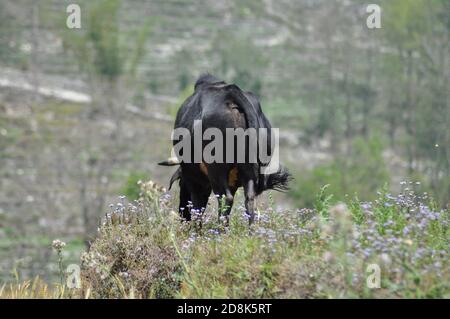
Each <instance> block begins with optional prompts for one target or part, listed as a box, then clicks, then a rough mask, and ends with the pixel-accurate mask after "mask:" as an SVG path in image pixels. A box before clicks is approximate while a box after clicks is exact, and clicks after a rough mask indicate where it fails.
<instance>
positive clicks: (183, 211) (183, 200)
mask: <svg viewBox="0 0 450 319" xmlns="http://www.w3.org/2000/svg"><path fill="white" fill-rule="evenodd" d="M189 202H191V192H190V191H189V189H188V186H187V185H186V182H185V180H184V179H183V178H181V179H180V205H179V207H178V212H179V213H180V216H181V218H183V220H185V221H190V220H191V212H190V209H189Z"/></svg>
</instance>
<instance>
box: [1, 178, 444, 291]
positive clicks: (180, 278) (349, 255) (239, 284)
mask: <svg viewBox="0 0 450 319" xmlns="http://www.w3.org/2000/svg"><path fill="white" fill-rule="evenodd" d="M141 185H142V186H141V187H142V189H141V194H142V196H141V197H140V198H139V200H138V201H137V202H133V203H126V202H125V199H122V200H121V202H120V203H118V204H117V205H115V206H114V207H112V209H111V212H110V213H108V214H107V215H106V216H105V217H104V219H103V222H102V225H101V227H100V229H99V232H98V235H97V238H96V240H95V241H94V242H93V243H92V245H91V247H90V249H89V251H87V252H85V253H84V254H82V257H81V282H82V288H80V289H75V290H74V289H67V288H66V289H65V290H64V292H61V289H62V288H63V287H61V286H55V287H54V288H53V289H48V294H47V295H42V294H40V293H33V291H37V290H36V289H34V290H33V289H31V288H30V287H31V286H32V285H31V283H30V282H27V283H28V284H27V288H24V286H23V283H21V282H19V281H18V282H17V283H16V284H15V285H12V286H5V288H3V290H2V291H0V297H9V296H15V297H18V296H19V297H20V294H22V293H23V294H24V295H25V296H34V297H37V298H43V297H48V298H53V297H63V298H85V297H88V298H448V297H450V287H449V284H448V283H449V282H450V280H449V279H450V273H449V264H448V247H449V229H448V225H449V221H450V219H449V211H448V210H440V209H438V208H437V205H436V204H435V203H434V202H433V200H432V199H430V198H428V197H427V196H426V195H423V194H417V193H415V192H413V191H411V188H412V183H411V184H406V185H403V190H402V192H401V193H400V194H397V195H395V196H394V195H392V194H389V193H388V192H387V191H381V192H378V194H377V196H376V199H375V200H374V201H372V202H361V201H359V200H358V199H357V198H353V199H351V200H349V201H348V202H347V203H338V204H331V203H332V200H331V195H330V194H329V193H328V190H327V189H326V188H322V189H321V191H320V192H319V193H318V194H317V195H316V198H315V203H314V209H300V210H297V211H295V210H289V211H284V212H278V211H276V210H275V209H274V207H273V204H274V203H273V201H272V200H271V196H269V199H268V201H267V202H268V203H266V204H265V205H264V208H262V205H260V207H259V210H258V216H259V218H258V219H257V222H256V223H255V224H254V225H252V226H251V227H250V228H249V227H248V223H247V220H246V217H245V215H244V214H243V212H242V209H240V208H239V207H238V204H237V205H236V207H235V208H234V209H233V212H232V218H231V222H230V226H229V227H228V228H224V226H223V225H222V223H220V222H219V221H218V220H217V215H216V211H215V209H214V208H213V207H210V208H209V209H208V210H207V211H206V212H205V213H204V214H203V216H199V215H198V214H194V220H193V221H192V222H190V223H185V222H180V220H179V217H178V214H177V213H175V212H174V211H173V207H174V204H175V203H174V200H172V199H171V198H169V197H168V196H167V195H164V194H162V193H161V191H162V188H161V187H160V186H158V185H156V184H154V183H143V184H141ZM239 197H240V196H239ZM239 200H240V199H237V202H238V201H239ZM65 249H67V247H66V248H65ZM374 264H375V265H376V267H379V269H380V271H381V273H380V277H379V279H380V282H379V286H377V287H376V288H373V287H369V286H368V285H367V280H368V279H370V277H369V275H371V272H370V271H369V270H370V268H368V267H369V265H374ZM63 275H64V274H63ZM2 294H3V295H2Z"/></svg>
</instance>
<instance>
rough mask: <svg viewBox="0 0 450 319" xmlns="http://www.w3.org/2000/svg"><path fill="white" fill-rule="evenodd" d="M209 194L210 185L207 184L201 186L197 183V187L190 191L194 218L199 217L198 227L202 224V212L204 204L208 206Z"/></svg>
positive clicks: (204, 208) (204, 207)
mask: <svg viewBox="0 0 450 319" xmlns="http://www.w3.org/2000/svg"><path fill="white" fill-rule="evenodd" d="M210 194H211V186H210V185H209V184H207V185H202V186H200V185H198V187H196V189H195V190H193V191H192V192H191V198H192V205H193V208H194V209H195V214H196V218H197V219H199V222H200V227H201V226H202V219H203V213H204V211H205V210H206V206H208V199H209V195H210ZM194 220H195V218H194Z"/></svg>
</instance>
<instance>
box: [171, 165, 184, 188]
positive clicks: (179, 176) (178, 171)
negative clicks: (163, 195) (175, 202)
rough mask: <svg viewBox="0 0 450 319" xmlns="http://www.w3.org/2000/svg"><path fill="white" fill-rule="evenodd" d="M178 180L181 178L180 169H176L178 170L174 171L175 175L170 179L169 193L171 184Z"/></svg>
mask: <svg viewBox="0 0 450 319" xmlns="http://www.w3.org/2000/svg"><path fill="white" fill-rule="evenodd" d="M180 178H181V167H178V169H177V170H176V171H175V173H173V175H172V177H171V178H170V183H169V191H170V189H171V188H172V184H173V183H174V182H175V181H176V180H179V179H180Z"/></svg>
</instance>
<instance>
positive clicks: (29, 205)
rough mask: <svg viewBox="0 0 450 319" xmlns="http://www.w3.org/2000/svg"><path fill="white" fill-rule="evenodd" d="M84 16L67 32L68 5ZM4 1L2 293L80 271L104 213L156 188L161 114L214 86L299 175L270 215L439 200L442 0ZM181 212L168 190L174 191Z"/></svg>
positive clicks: (443, 186)
mask: <svg viewBox="0 0 450 319" xmlns="http://www.w3.org/2000/svg"><path fill="white" fill-rule="evenodd" d="M70 3H77V4H79V5H80V8H81V28H80V29H69V28H68V27H67V26H66V20H67V17H68V16H69V14H68V13H66V8H67V5H69V4H70ZM369 3H376V4H378V5H380V7H381V9H382V12H381V29H369V28H367V25H366V19H367V17H368V16H369V14H368V13H367V12H366V8H367V5H368V2H367V1H361V0H333V1H330V0H303V1H298V0H295V1H294V0H280V1H273V0H260V1H256V0H255V1H254V0H246V1H241V0H239V1H237V0H230V1H206V0H200V1H193V0H184V1H182V0H149V1H144V0H133V1H132V0H122V1H116V0H111V1H105V0H94V1H81V0H78V1H63V0H41V1H32V0H2V1H1V2H0V282H3V281H8V280H11V279H12V278H13V277H14V273H15V272H16V271H17V273H18V274H20V276H21V277H22V278H23V277H24V278H30V277H33V276H35V275H40V276H42V277H44V278H47V279H49V278H53V276H54V275H55V274H56V273H57V270H56V268H57V266H56V262H55V261H56V256H54V254H52V250H51V247H50V246H51V242H52V240H53V239H55V238H60V239H62V240H64V241H65V242H67V249H66V250H65V254H67V256H66V258H67V259H68V260H73V262H77V260H78V258H79V254H80V252H81V251H83V250H84V249H85V242H86V241H87V240H89V238H91V236H92V235H94V234H95V232H96V229H97V226H98V223H99V219H100V217H101V216H103V215H104V214H105V212H107V211H108V205H109V204H110V203H115V202H117V201H118V199H117V196H119V195H122V194H123V195H126V196H127V197H128V199H129V200H133V199H134V198H136V197H137V193H138V189H137V186H136V182H137V181H138V180H140V179H142V180H147V179H151V180H153V181H156V182H158V183H160V184H162V185H164V186H167V184H168V180H169V178H170V176H171V174H172V170H173V169H168V168H162V167H158V166H157V165H156V163H157V162H158V161H160V160H163V159H165V158H166V157H167V156H168V155H169V151H170V145H171V142H170V133H171V129H172V126H173V121H174V116H175V114H176V111H177V109H178V107H179V106H180V104H181V103H182V101H183V100H184V99H185V98H186V97H187V96H189V95H190V94H191V93H192V90H193V83H194V82H195V80H196V77H197V76H198V75H199V74H201V73H203V72H210V73H212V74H214V75H216V76H217V77H219V78H223V79H224V80H226V81H227V82H234V83H237V84H238V85H240V86H241V87H242V88H243V89H246V90H251V91H253V92H254V93H256V94H258V95H259V96H260V97H261V101H262V107H263V111H264V112H265V113H266V115H267V116H268V117H269V119H270V120H271V122H272V124H273V126H274V127H278V128H280V135H281V136H280V137H281V160H282V162H283V163H284V164H285V165H286V166H287V167H288V168H289V169H290V170H291V172H292V173H293V175H294V176H295V181H293V183H292V189H291V191H290V192H288V193H287V194H281V195H280V194H277V196H276V204H277V205H278V207H279V209H280V210H281V209H296V208H302V207H311V206H312V205H313V202H314V200H315V197H316V194H317V192H318V190H319V189H320V188H321V187H322V186H323V185H326V184H329V185H330V186H329V188H328V191H329V193H332V194H333V196H334V197H333V200H334V201H339V200H340V199H344V198H346V197H354V196H357V197H358V198H359V199H360V200H363V201H364V200H371V199H373V198H374V197H376V195H377V193H376V192H377V190H379V189H382V188H386V189H389V190H390V191H393V192H395V191H396V190H398V189H399V187H400V183H403V182H405V181H407V182H410V181H412V182H413V184H412V186H411V187H414V188H420V190H421V191H425V192H428V193H430V194H431V195H432V196H433V197H434V198H435V200H436V202H437V203H438V205H440V206H446V205H448V204H449V200H450V174H449V173H450V162H449V160H450V149H449V146H450V130H449V120H450V118H449V115H450V104H449V98H450V83H449V81H450V1H448V0H431V1H428V0H389V1H387V0H386V1H375V0H373V1H370V2H369ZM173 194H174V196H176V189H175V191H174V192H173Z"/></svg>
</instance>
